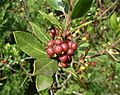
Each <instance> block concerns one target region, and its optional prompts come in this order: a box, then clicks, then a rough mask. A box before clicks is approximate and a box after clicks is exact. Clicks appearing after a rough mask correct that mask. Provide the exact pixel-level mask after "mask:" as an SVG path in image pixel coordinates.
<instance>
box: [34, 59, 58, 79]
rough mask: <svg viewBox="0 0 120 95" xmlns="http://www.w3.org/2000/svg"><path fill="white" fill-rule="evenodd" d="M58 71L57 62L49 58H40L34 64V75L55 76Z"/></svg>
mask: <svg viewBox="0 0 120 95" xmlns="http://www.w3.org/2000/svg"><path fill="white" fill-rule="evenodd" d="M56 71H57V62H56V61H55V60H53V59H49V58H40V59H39V60H36V61H35V63H34V75H44V76H47V77H51V76H53V74H54V73H55V72H56Z"/></svg>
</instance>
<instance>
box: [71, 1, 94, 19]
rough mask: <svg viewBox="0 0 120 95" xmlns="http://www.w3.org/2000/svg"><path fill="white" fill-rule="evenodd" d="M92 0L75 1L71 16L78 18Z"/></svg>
mask: <svg viewBox="0 0 120 95" xmlns="http://www.w3.org/2000/svg"><path fill="white" fill-rule="evenodd" d="M92 1H93V0H78V1H76V3H75V5H74V7H73V11H72V14H71V18H72V19H75V18H79V17H82V16H83V15H84V14H85V13H86V12H87V11H88V10H89V9H90V6H91V4H92Z"/></svg>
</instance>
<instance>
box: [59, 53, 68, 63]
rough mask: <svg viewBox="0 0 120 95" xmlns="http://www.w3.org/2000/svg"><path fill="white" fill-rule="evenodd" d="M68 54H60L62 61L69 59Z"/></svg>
mask: <svg viewBox="0 0 120 95" xmlns="http://www.w3.org/2000/svg"><path fill="white" fill-rule="evenodd" d="M67 58H68V56H67V55H66V54H63V55H60V56H59V59H60V61H61V62H63V63H65V62H66V61H67Z"/></svg>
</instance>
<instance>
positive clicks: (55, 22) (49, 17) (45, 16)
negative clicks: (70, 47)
mask: <svg viewBox="0 0 120 95" xmlns="http://www.w3.org/2000/svg"><path fill="white" fill-rule="evenodd" d="M39 12H40V14H41V15H42V17H43V18H45V19H47V20H48V21H50V22H51V23H52V24H53V25H55V26H57V27H59V28H60V29H61V24H60V22H59V21H58V20H57V19H56V18H55V17H54V16H53V15H52V14H47V13H45V12H43V11H39Z"/></svg>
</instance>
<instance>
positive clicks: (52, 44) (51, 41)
mask: <svg viewBox="0 0 120 95" xmlns="http://www.w3.org/2000/svg"><path fill="white" fill-rule="evenodd" d="M54 44H55V43H54V40H50V41H49V42H48V44H47V46H48V47H53V46H54Z"/></svg>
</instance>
